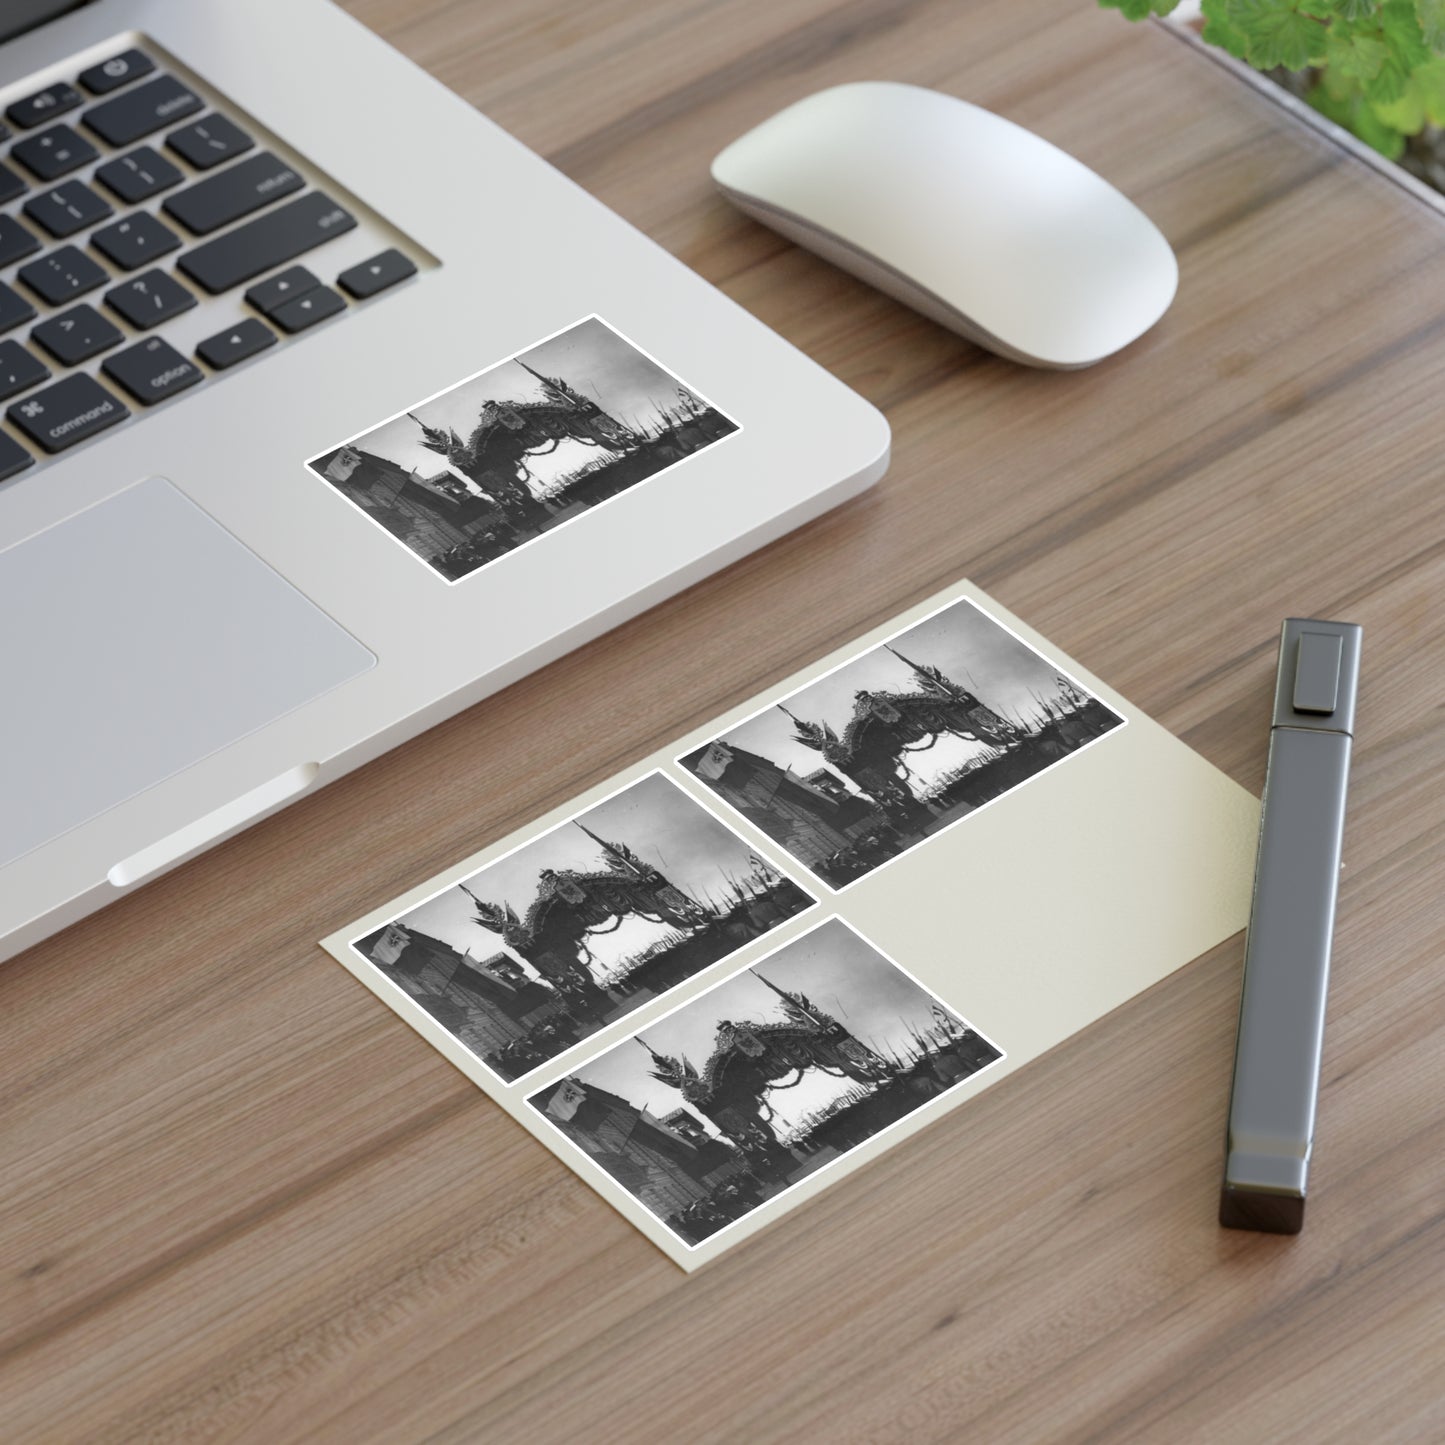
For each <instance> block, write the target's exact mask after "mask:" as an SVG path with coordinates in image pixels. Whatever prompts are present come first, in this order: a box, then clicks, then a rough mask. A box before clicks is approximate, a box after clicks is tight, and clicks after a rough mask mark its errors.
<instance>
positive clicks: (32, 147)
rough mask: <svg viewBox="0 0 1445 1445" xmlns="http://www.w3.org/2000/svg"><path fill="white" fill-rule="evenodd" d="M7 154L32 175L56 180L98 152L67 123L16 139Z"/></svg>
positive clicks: (88, 161)
mask: <svg viewBox="0 0 1445 1445" xmlns="http://www.w3.org/2000/svg"><path fill="white" fill-rule="evenodd" d="M10 154H11V155H12V156H14V157H15V159H16V160H17V161H19V162H20V164H21V165H22V166H24V167H25V169H26V170H27V171H29V172H30V174H31V175H33V176H37V177H38V178H39V179H40V180H42V181H58V180H59V179H60V178H61V176H68V175H69V174H70V173H71V171H75V170H79V169H80V167H81V166H83V165H88V164H89V163H90V162H91V161H93V160H94V159H95V158H96V156H98V155H99V154H100V152H99V151H98V150H96V148H95V147H94V146H93V145H91V143H90V142H89V141H88V140H86V139H85V137H84V136H82V135H77V134H76V133H75V131H73V130H71V128H70V127H69V126H68V125H54V126H51V128H50V129H49V130H43V131H41V132H40V134H39V135H28V136H26V137H25V139H24V140H18V141H16V142H15V144H14V145H13V146H11V147H10Z"/></svg>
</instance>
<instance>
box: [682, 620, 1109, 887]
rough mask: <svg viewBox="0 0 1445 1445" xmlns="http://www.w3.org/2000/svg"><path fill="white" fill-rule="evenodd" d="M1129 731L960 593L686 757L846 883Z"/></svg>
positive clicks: (780, 840)
mask: <svg viewBox="0 0 1445 1445" xmlns="http://www.w3.org/2000/svg"><path fill="white" fill-rule="evenodd" d="M1123 725H1124V719H1123V718H1121V717H1120V716H1119V715H1118V714H1117V713H1115V712H1114V711H1113V710H1112V709H1111V708H1109V707H1107V706H1106V705H1105V704H1104V703H1102V702H1100V701H1099V699H1098V698H1096V697H1094V696H1093V695H1092V694H1090V693H1089V692H1088V691H1086V690H1085V689H1084V688H1083V687H1081V686H1080V685H1079V684H1078V683H1077V682H1075V681H1074V680H1073V679H1072V678H1070V677H1069V676H1067V675H1066V673H1065V672H1064V671H1063V670H1062V669H1061V668H1060V667H1058V666H1057V665H1056V664H1055V663H1052V662H1050V661H1049V660H1048V658H1046V657H1044V655H1043V654H1042V653H1040V652H1039V651H1038V650H1037V649H1036V648H1033V647H1031V646H1029V644H1027V643H1026V642H1024V641H1023V640H1022V639H1021V638H1019V637H1017V636H1015V634H1014V633H1013V632H1011V631H1010V630H1009V629H1008V628H1006V627H1005V626H1004V625H1003V624H1002V623H1000V622H997V621H995V620H994V619H993V618H992V617H990V616H989V615H988V613H986V612H984V611H983V610H982V608H980V607H978V606H976V605H975V604H974V603H973V602H970V601H968V600H967V599H962V600H960V601H957V602H953V603H950V604H949V605H947V606H946V607H944V608H942V609H941V610H939V611H938V612H935V613H934V614H933V615H932V616H930V617H926V618H924V619H923V620H922V621H921V622H917V623H914V624H913V625H912V626H910V627H907V628H905V629H903V630H902V631H900V632H898V633H896V634H895V635H894V636H893V637H891V638H889V639H888V641H886V642H884V643H881V644H879V645H878V646H876V647H870V648H869V649H867V650H866V651H865V652H862V653H860V654H859V655H858V656H856V657H853V658H850V659H849V660H848V661H847V662H844V663H842V664H840V665H839V666H838V667H836V668H834V669H833V670H832V671H831V672H828V673H826V674H824V676H822V677H820V678H816V679H815V680H814V681H812V682H810V683H808V684H807V685H806V686H804V687H801V688H799V689H798V690H797V691H796V692H794V693H792V694H790V695H789V696H787V697H784V698H781V699H780V700H778V701H777V702H774V703H771V704H769V705H768V706H767V707H765V708H763V709H762V710H761V711H759V712H757V713H754V714H753V715H752V716H751V717H748V718H745V719H744V720H743V721H742V722H740V723H737V724H735V725H734V726H732V727H730V728H728V729H727V730H726V731H724V732H722V733H719V734H718V735H717V737H715V738H713V739H711V740H710V741H709V742H706V743H704V744H703V745H702V746H701V747H699V748H695V749H693V750H692V751H690V752H688V753H686V754H685V755H684V756H682V757H681V758H679V759H678V760H677V761H678V763H679V765H680V766H681V767H683V768H685V769H686V770H687V771H688V772H689V773H691V774H692V775H693V776H694V777H695V778H697V779H698V781H699V782H701V783H702V784H703V785H704V786H706V787H707V788H708V789H710V790H711V791H712V792H713V793H714V794H715V795H716V796H717V797H718V798H720V799H721V800H722V801H723V802H725V803H727V804H728V805H729V806H730V807H732V808H733V809H735V810H736V811H737V812H738V813H740V814H741V815H742V816H743V817H744V818H746V819H747V820H748V821H749V822H750V823H752V824H753V825H754V826H755V827H757V828H759V829H760V830H761V831H762V832H763V833H765V834H766V835H767V836H768V837H769V838H771V839H772V840H773V841H774V842H775V843H777V844H778V845H779V846H780V847H782V848H784V849H786V850H787V852H788V854H789V855H790V856H791V857H792V858H794V859H795V860H797V862H798V863H800V864H801V865H802V866H803V867H804V868H806V869H808V870H809V871H810V872H812V873H813V874H815V875H816V876H817V877H819V878H820V879H822V880H823V882H825V883H826V884H828V885H829V886H830V887H832V888H835V889H841V888H845V887H847V886H848V885H849V884H851V883H854V882H856V881H857V880H858V879H860V878H863V877H865V876H867V875H868V874H869V873H871V872H873V870H874V869H876V868H879V867H882V866H883V865H884V864H886V863H890V862H892V860H893V859H895V858H898V857H901V856H902V855H903V854H905V853H907V852H909V851H910V850H911V849H913V848H916V847H918V846H919V845H920V844H922V843H925V842H926V841H927V840H928V839H930V838H933V837H936V836H937V835H938V834H940V833H942V832H944V831H945V830H946V829H948V828H951V827H953V826H954V825H955V824H956V823H958V822H960V821H961V820H962V819H964V818H966V817H967V816H968V815H969V814H971V813H974V812H977V811H978V810H979V809H980V808H983V807H986V806H987V805H988V804H989V803H992V802H994V801H995V800H996V799H998V798H1001V797H1003V796H1004V794H1006V793H1009V792H1011V791H1012V790H1013V789H1014V788H1017V787H1018V786H1020V784H1022V783H1025V782H1027V781H1028V780H1029V779H1031V778H1034V777H1036V776H1038V775H1039V774H1040V773H1042V772H1044V771H1046V770H1047V769H1049V768H1051V767H1053V766H1054V765H1055V764H1057V763H1059V762H1061V761H1062V760H1063V759H1065V758H1067V757H1069V756H1071V755H1072V754H1075V753H1078V752H1080V751H1081V750H1082V749H1084V748H1086V747H1087V746H1089V744H1091V743H1093V742H1095V741H1097V740H1098V739H1099V738H1101V737H1103V736H1104V735H1105V734H1106V733H1108V732H1111V731H1112V730H1113V729H1115V728H1119V727H1122V726H1123Z"/></svg>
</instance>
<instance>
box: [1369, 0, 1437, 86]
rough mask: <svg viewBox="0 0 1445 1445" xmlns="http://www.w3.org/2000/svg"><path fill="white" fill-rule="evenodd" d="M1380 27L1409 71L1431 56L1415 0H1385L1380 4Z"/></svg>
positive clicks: (1422, 63) (1403, 66)
mask: <svg viewBox="0 0 1445 1445" xmlns="http://www.w3.org/2000/svg"><path fill="white" fill-rule="evenodd" d="M1380 29H1381V31H1382V33H1383V34H1384V37H1385V41H1386V43H1387V44H1388V45H1389V46H1390V48H1391V49H1392V50H1393V51H1394V52H1395V54H1396V56H1397V57H1398V58H1399V62H1400V65H1401V67H1402V68H1403V69H1404V70H1405V71H1406V72H1407V73H1408V72H1409V71H1411V70H1413V69H1414V68H1415V67H1416V66H1417V65H1424V64H1425V62H1426V61H1427V60H1429V59H1430V58H1431V51H1430V47H1429V46H1428V45H1426V44H1425V36H1424V33H1423V32H1422V31H1421V29H1420V20H1419V17H1418V16H1417V15H1416V14H1415V0H1385V3H1384V4H1383V5H1381V6H1380Z"/></svg>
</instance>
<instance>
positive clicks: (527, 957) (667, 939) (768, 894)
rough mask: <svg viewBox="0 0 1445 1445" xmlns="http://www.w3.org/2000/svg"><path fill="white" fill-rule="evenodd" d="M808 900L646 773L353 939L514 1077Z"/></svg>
mask: <svg viewBox="0 0 1445 1445" xmlns="http://www.w3.org/2000/svg"><path fill="white" fill-rule="evenodd" d="M813 905H814V900H813V899H812V898H811V897H810V896H809V895H808V894H807V893H806V892H804V890H803V889H802V888H800V887H799V886H798V885H797V884H796V883H794V882H793V881H792V880H791V879H789V878H787V877H785V876H784V875H783V874H782V873H780V872H779V871H778V870H777V869H776V868H775V867H774V866H773V865H772V864H770V863H768V862H766V861H764V860H763V859H762V858H760V857H758V855H757V854H756V853H755V852H753V850H752V849H751V847H750V845H749V844H747V843H745V842H744V841H743V840H742V839H741V838H740V837H739V836H738V835H737V834H736V833H734V832H733V831H732V829H731V828H729V827H727V825H726V824H724V823H723V822H722V821H721V820H720V819H719V818H717V817H716V816H715V815H714V814H712V813H711V812H709V811H708V810H707V809H706V808H704V807H703V806H702V805H701V804H700V803H698V802H697V801H695V800H694V799H693V798H692V797H690V796H689V795H688V794H687V793H685V792H684V791H683V790H682V788H680V787H679V786H678V785H677V784H676V783H674V782H672V781H671V780H670V779H669V778H667V777H666V776H664V775H663V774H662V773H650V774H648V775H647V776H646V777H643V778H640V779H639V780H638V781H636V782H634V783H631V784H629V785H628V786H627V787H624V788H622V789H621V790H620V791H618V792H616V793H613V794H612V795H611V796H610V797H607V798H604V799H603V800H602V801H601V802H600V803H596V804H594V805H593V806H591V807H590V808H587V809H585V810H584V811H583V812H580V813H578V814H576V815H575V816H574V817H573V818H571V819H569V820H568V821H567V822H565V823H559V824H558V825H557V826H556V827H554V828H551V829H549V830H548V831H547V832H545V833H542V834H540V835H538V836H537V837H535V838H531V839H528V840H527V841H526V842H524V843H522V844H520V845H519V846H518V847H516V848H514V849H513V850H512V851H511V852H509V853H507V854H505V855H504V856H502V857H501V858H498V859H496V860H495V861H493V862H491V863H488V864H487V865H486V866H484V867H482V868H480V869H478V870H477V871H476V872H475V873H472V874H471V875H470V876H468V877H466V878H464V879H462V880H461V881H460V882H459V883H455V884H453V885H451V886H450V887H447V888H443V889H442V890H441V891H440V892H438V893H434V894H432V895H431V896H430V897H429V898H427V899H425V900H424V901H423V902H421V903H419V904H416V905H414V906H413V907H411V908H408V909H407V910H406V911H405V912H403V913H400V914H398V915H397V916H396V917H395V918H392V919H391V920H389V921H388V922H387V923H385V924H384V925H382V926H381V927H380V928H376V929H373V930H371V931H370V932H368V933H367V934H365V935H364V936H363V937H361V938H358V939H355V940H354V941H353V942H352V945H351V947H352V949H353V950H354V951H355V952H356V953H358V954H360V956H361V957H362V958H364V959H366V961H367V962H368V963H369V964H370V965H371V966H372V967H373V968H374V969H375V970H376V971H377V972H378V973H379V974H380V975H381V976H382V977H384V978H386V979H387V980H388V981H389V982H390V983H391V984H392V985H394V986H395V987H396V988H397V989H399V990H401V991H402V992H403V993H405V994H406V995H407V996H408V997H409V998H410V999H412V1001H413V1002H414V1003H416V1004H417V1005H418V1006H419V1007H420V1008H422V1009H423V1010H424V1011H425V1012H426V1013H427V1014H429V1015H430V1016H431V1018H432V1019H433V1020H434V1021H435V1022H436V1023H438V1024H440V1025H441V1027H442V1028H443V1029H445V1030H446V1031H447V1032H448V1033H449V1034H450V1035H451V1036H452V1037H453V1038H455V1039H456V1040H457V1041H458V1042H459V1043H461V1044H462V1045H463V1046H464V1047H465V1048H466V1049H467V1050H468V1051H469V1052H470V1053H472V1054H473V1055H474V1056H475V1057H476V1058H478V1059H480V1060H481V1061H482V1063H483V1064H485V1065H486V1067H487V1068H488V1069H490V1070H491V1071H492V1072H493V1073H494V1074H496V1075H497V1076H498V1077H499V1078H500V1079H502V1080H503V1081H504V1082H506V1083H511V1082H513V1081H514V1080H516V1079H519V1078H521V1077H522V1076H523V1075H525V1074H529V1073H531V1072H532V1071H533V1070H534V1069H537V1068H540V1067H541V1066H542V1065H543V1064H546V1063H547V1062H549V1061H550V1060H552V1059H554V1058H556V1057H558V1056H559V1055H560V1054H563V1053H565V1052H566V1051H567V1050H568V1049H570V1048H572V1047H573V1046H574V1045H575V1044H578V1043H580V1042H581V1041H582V1040H583V1039H586V1038H588V1037H590V1036H591V1035H593V1034H595V1033H597V1032H598V1031H599V1030H601V1029H604V1028H606V1027H607V1026H608V1025H609V1024H611V1023H613V1022H615V1021H616V1020H617V1019H619V1018H622V1017H623V1016H624V1015H626V1014H629V1013H631V1012H633V1011H634V1010H635V1009H637V1008H639V1007H640V1006H641V1005H642V1004H644V1003H646V1002H647V1001H648V1000H649V999H652V998H655V997H656V996H657V995H658V994H660V993H664V992H666V991H667V990H668V989H671V988H673V987H675V986H676V985H678V984H679V983H681V982H683V981H684V980H686V979H689V978H692V977H694V976H695V975H696V974H698V973H701V972H702V971H703V970H704V969H706V968H709V967H711V966H712V965H713V964H715V963H717V962H719V961H720V960H722V959H725V958H727V957H728V956H729V955H731V954H733V953H735V952H737V951H738V950H739V949H740V948H744V947H746V946H747V945H748V944H749V943H751V942H752V941H753V940H754V939H756V938H760V937H762V936H763V935H764V934H766V933H769V932H771V931H772V930H773V929H774V928H776V927H778V925H779V924H781V923H784V922H786V921H787V920H788V919H790V918H793V917H795V916H796V915H797V914H799V913H802V912H804V911H805V910H806V909H809V908H811V907H813Z"/></svg>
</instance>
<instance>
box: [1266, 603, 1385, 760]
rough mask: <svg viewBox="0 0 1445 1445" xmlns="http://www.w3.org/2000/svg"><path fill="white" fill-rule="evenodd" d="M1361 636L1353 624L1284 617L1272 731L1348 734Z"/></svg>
mask: <svg viewBox="0 0 1445 1445" xmlns="http://www.w3.org/2000/svg"><path fill="white" fill-rule="evenodd" d="M1361 632H1362V629H1361V628H1360V627H1359V626H1357V625H1356V624H1355V623H1353V622H1323V621H1319V620H1317V619H1314V618H1309V617H1288V618H1286V619H1285V624H1284V631H1283V633H1282V634H1281V636H1280V642H1279V660H1280V666H1279V676H1278V679H1277V680H1276V682H1275V690H1274V716H1273V718H1272V719H1271V720H1270V725H1271V726H1272V727H1277V728H1279V727H1286V728H1310V729H1313V730H1315V731H1317V732H1331V733H1349V734H1350V735H1351V736H1353V735H1354V731H1355V691H1356V688H1357V686H1358V683H1359V677H1360V637H1361Z"/></svg>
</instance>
